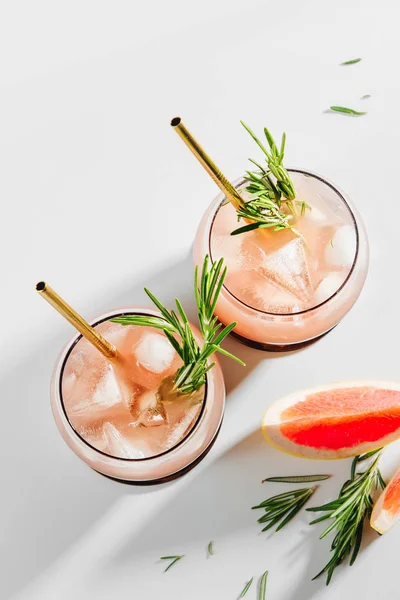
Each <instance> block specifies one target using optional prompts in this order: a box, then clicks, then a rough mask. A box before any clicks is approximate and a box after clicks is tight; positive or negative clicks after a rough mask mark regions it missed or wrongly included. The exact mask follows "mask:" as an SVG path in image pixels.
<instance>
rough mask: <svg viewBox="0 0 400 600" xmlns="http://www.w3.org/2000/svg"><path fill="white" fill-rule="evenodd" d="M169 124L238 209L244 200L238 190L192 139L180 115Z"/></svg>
mask: <svg viewBox="0 0 400 600" xmlns="http://www.w3.org/2000/svg"><path fill="white" fill-rule="evenodd" d="M171 126H172V127H173V128H174V129H175V131H176V132H177V133H178V134H179V135H180V137H181V138H182V139H183V141H184V142H185V144H186V146H187V147H188V148H189V149H190V150H191V151H192V152H193V154H194V155H195V157H196V158H197V159H198V160H199V162H200V163H201V164H202V165H203V167H204V168H205V170H206V171H207V173H208V174H209V175H210V177H212V179H213V180H214V181H215V183H216V184H217V186H218V187H219V188H220V190H222V192H223V193H224V194H225V196H226V198H227V199H228V200H229V201H230V202H231V203H232V204H233V206H234V207H235V208H236V209H238V208H239V207H240V206H241V205H242V204H243V202H244V200H243V199H242V198H241V196H240V194H239V192H238V191H237V190H236V188H235V187H234V186H233V185H232V184H231V182H230V181H229V180H228V179H227V178H226V177H225V175H224V174H223V173H222V171H221V170H220V169H219V168H218V167H217V165H216V164H215V162H214V161H213V160H212V159H211V158H210V157H209V156H208V154H207V152H206V151H205V150H204V149H203V148H202V147H201V146H200V144H199V143H198V142H197V141H196V140H195V139H194V137H193V136H192V134H191V133H190V131H188V130H187V129H186V127H185V125H184V124H183V123H182V121H181V118H180V117H175V118H174V119H172V121H171Z"/></svg>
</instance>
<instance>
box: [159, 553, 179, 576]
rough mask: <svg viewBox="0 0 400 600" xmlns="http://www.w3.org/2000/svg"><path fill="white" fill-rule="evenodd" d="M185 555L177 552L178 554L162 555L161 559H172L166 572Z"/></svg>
mask: <svg viewBox="0 0 400 600" xmlns="http://www.w3.org/2000/svg"><path fill="white" fill-rule="evenodd" d="M184 556H185V555H184V554H181V555H179V554H177V555H176V556H161V558H160V560H171V561H172V562H171V564H169V565H168V567H167V568H166V569H165V570H164V573H165V572H166V571H168V570H169V569H170V568H171V567H172V566H173V565H174V564H175V563H176V562H178V560H181V558H183V557H184Z"/></svg>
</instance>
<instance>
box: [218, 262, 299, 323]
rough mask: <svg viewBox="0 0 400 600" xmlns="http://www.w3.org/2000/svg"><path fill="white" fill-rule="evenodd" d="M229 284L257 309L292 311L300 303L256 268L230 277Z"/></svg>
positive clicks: (236, 294)
mask: <svg viewBox="0 0 400 600" xmlns="http://www.w3.org/2000/svg"><path fill="white" fill-rule="evenodd" d="M227 286H228V289H229V290H230V291H231V292H232V293H233V294H234V295H235V296H236V297H237V298H239V299H240V300H241V301H242V302H244V303H245V304H248V305H249V306H251V307H252V308H255V309H256V310H263V311H266V312H271V313H281V314H282V313H290V312H293V311H295V310H296V308H295V307H297V305H298V304H299V300H298V298H296V296H294V295H293V294H290V293H289V292H287V291H286V290H284V289H282V288H280V287H278V286H276V285H275V284H273V283H272V282H271V281H270V280H269V279H268V278H267V277H266V275H265V274H262V273H260V272H259V271H257V270H256V269H251V270H249V271H243V272H241V273H240V274H238V273H235V275H234V276H233V277H231V278H229V277H228V279H227ZM300 310H301V309H300Z"/></svg>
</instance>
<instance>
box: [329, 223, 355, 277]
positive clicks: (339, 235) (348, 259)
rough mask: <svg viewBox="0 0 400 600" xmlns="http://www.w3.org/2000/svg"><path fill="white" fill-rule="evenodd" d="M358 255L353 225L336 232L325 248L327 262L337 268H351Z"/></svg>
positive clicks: (345, 226)
mask: <svg viewBox="0 0 400 600" xmlns="http://www.w3.org/2000/svg"><path fill="white" fill-rule="evenodd" d="M355 253H356V235H355V231H354V227H353V226H352V225H344V226H343V227H340V228H339V229H337V230H336V231H335V233H334V234H333V236H332V239H331V241H330V242H329V243H328V244H327V245H326V248H325V260H326V262H327V263H328V264H329V265H332V266H335V267H350V266H351V265H352V264H353V261H354V256H355Z"/></svg>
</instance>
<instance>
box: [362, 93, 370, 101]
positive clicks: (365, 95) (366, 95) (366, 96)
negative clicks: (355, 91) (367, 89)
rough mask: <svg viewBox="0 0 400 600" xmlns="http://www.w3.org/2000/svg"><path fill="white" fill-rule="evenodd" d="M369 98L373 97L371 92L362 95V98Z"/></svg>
mask: <svg viewBox="0 0 400 600" xmlns="http://www.w3.org/2000/svg"><path fill="white" fill-rule="evenodd" d="M368 98H371V94H364V96H361V98H360V100H367V99H368Z"/></svg>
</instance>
